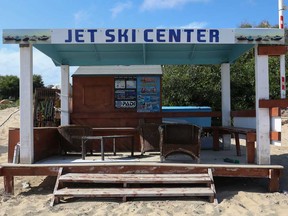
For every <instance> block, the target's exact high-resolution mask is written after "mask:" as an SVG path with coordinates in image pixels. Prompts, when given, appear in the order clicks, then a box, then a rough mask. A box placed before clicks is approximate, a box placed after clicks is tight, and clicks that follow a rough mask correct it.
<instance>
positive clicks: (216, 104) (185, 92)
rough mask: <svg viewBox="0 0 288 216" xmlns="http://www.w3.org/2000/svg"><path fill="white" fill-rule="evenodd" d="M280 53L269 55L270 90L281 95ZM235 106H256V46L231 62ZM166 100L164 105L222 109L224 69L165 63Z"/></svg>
mask: <svg viewBox="0 0 288 216" xmlns="http://www.w3.org/2000/svg"><path fill="white" fill-rule="evenodd" d="M279 64H280V61H279V58H278V57H269V92H270V98H271V99H277V98H279V97H280V75H279V70H280V69H279V68H280V66H279ZM230 70H231V73H230V74H231V109H232V110H246V109H255V58H254V50H251V51H249V52H247V53H245V54H244V55H243V56H241V57H240V58H239V59H238V60H237V61H236V62H235V63H234V64H231V68H230ZM162 92H163V93H162V100H163V105H164V106H210V107H212V110H214V111H219V110H221V71H220V67H219V66H215V65H212V66H195V65H178V66H164V70H163V90H162Z"/></svg>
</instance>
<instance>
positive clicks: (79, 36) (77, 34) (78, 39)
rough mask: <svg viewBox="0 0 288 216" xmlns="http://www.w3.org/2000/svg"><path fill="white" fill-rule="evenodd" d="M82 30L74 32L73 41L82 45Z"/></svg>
mask: <svg viewBox="0 0 288 216" xmlns="http://www.w3.org/2000/svg"><path fill="white" fill-rule="evenodd" d="M83 32H84V30H83V29H76V30H75V41H76V42H79V43H83V42H85V41H84V40H83V39H82V38H83Z"/></svg>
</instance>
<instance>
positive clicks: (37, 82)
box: [33, 74, 44, 92]
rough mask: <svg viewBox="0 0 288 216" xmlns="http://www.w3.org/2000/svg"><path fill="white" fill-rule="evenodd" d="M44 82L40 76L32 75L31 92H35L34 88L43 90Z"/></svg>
mask: <svg viewBox="0 0 288 216" xmlns="http://www.w3.org/2000/svg"><path fill="white" fill-rule="evenodd" d="M43 87H44V82H43V80H42V76H41V75H37V74H34V75H33V92H35V89H36V88H43Z"/></svg>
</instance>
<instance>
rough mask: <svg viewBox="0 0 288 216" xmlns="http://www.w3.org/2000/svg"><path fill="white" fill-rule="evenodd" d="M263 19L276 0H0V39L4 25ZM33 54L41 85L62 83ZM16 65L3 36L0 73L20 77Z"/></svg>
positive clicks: (217, 24)
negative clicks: (41, 79)
mask: <svg viewBox="0 0 288 216" xmlns="http://www.w3.org/2000/svg"><path fill="white" fill-rule="evenodd" d="M286 1H287V0H286ZM284 2H285V1H284ZM285 3H286V2H285ZM287 4H288V3H287ZM285 13H287V12H285ZM285 16H286V14H285ZM264 20H266V21H268V22H269V23H270V24H272V25H275V24H278V0H81V1H80V0H48V1H39V0H24V1H23V0H14V1H9V0H0V31H1V32H0V36H1V38H2V29H23V28H24V29H25V28H28V29H29V28H30V29H31V28H32V29H34V28H35V29H37V28H43V29H46V28H48V29H50V28H51V29H53V28H159V27H162V28H179V27H186V28H187V27H191V28H237V27H239V26H240V25H241V23H246V22H248V23H251V24H252V25H257V24H259V23H260V22H261V21H264ZM33 57H34V68H33V71H34V74H40V75H41V76H42V78H43V80H44V83H45V85H48V84H58V83H60V68H59V67H56V66H54V64H53V63H52V61H51V60H50V59H49V58H48V57H46V56H45V55H43V54H42V53H40V52H39V51H37V50H34V54H33ZM19 68H20V66H19V48H18V46H17V45H3V44H2V41H1V43H0V75H17V76H19V70H20V69H19ZM75 69H77V68H76V67H73V68H71V73H73V71H75Z"/></svg>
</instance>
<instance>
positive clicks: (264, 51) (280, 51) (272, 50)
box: [258, 45, 287, 56]
mask: <svg viewBox="0 0 288 216" xmlns="http://www.w3.org/2000/svg"><path fill="white" fill-rule="evenodd" d="M286 52H287V47H286V46H282V45H280V46H279V45H278V46H276V45H272V46H271V45H259V46H258V55H268V56H280V55H285V54H286Z"/></svg>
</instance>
